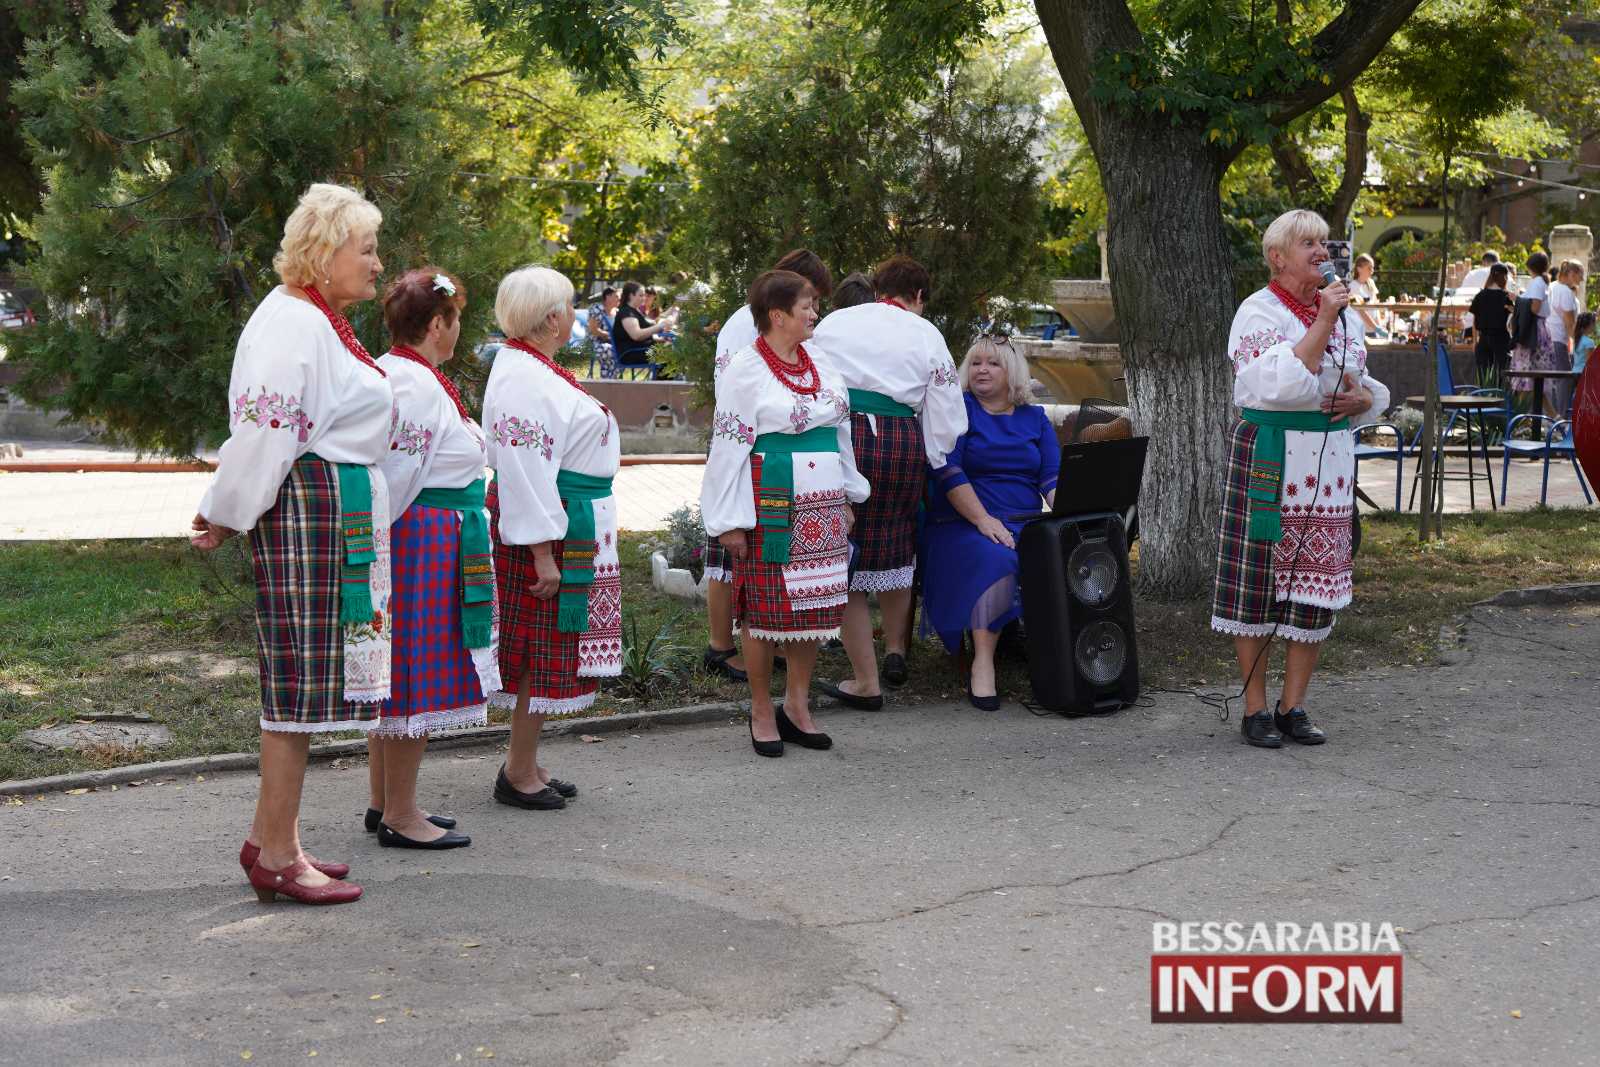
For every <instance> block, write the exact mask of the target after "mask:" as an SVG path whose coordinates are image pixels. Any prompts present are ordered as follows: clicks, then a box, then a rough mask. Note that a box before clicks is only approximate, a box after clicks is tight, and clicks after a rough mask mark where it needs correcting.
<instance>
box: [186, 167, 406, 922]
mask: <svg viewBox="0 0 1600 1067" xmlns="http://www.w3.org/2000/svg"><path fill="white" fill-rule="evenodd" d="M381 221H382V216H381V215H380V214H379V213H378V209H377V208H375V207H373V206H372V205H371V204H370V203H368V202H367V201H366V200H364V199H362V197H361V196H360V194H358V193H356V192H354V191H352V190H350V189H346V188H343V187H341V186H337V185H324V184H318V185H313V186H312V187H311V188H310V189H309V190H308V191H307V192H306V194H305V195H304V196H303V197H301V199H300V203H299V204H298V205H297V206H296V207H295V209H294V212H293V213H292V214H291V215H290V216H289V220H288V222H287V223H286V224H285V225H284V232H283V244H282V246H281V247H280V249H279V251H278V254H277V256H276V257H275V258H274V260H273V266H274V267H275V268H276V269H277V272H278V276H279V277H280V278H281V279H282V280H283V285H281V286H279V287H278V288H276V289H274V290H273V291H272V292H271V293H269V294H267V297H266V299H264V300H263V301H262V302H261V304H260V306H258V307H257V308H256V310H255V311H254V312H253V313H252V314H251V316H250V321H249V322H247V323H246V324H245V327H244V331H243V333H241V334H240V336H239V345H238V348H237V350H236V351H235V354H234V359H233V373H232V375H231V377H230V379H229V385H228V395H229V397H231V398H232V405H231V410H230V417H229V424H230V432H229V437H228V440H227V442H226V443H225V444H224V445H223V446H222V451H221V454H220V456H219V458H218V462H217V471H216V474H215V475H214V476H213V478H212V480H211V486H210V488H209V489H207V490H206V494H205V498H204V499H203V500H201V502H200V511H199V514H197V515H196V516H195V518H194V530H195V534H194V537H193V539H192V540H193V543H194V545H195V547H197V548H200V549H202V550H210V549H214V548H216V547H217V546H218V545H220V544H222V542H223V541H225V540H227V539H228V538H229V537H231V536H233V534H234V533H236V532H239V531H248V532H249V535H250V550H251V555H252V556H253V557H254V561H255V578H256V635H257V645H258V647H259V648H260V651H261V786H260V794H259V799H258V800H257V802H256V814H255V821H254V822H253V823H252V824H251V827H250V833H249V836H248V837H246V839H245V844H244V847H243V849H241V850H240V853H239V864H240V866H242V867H243V868H244V869H245V870H246V871H247V872H248V873H249V876H250V884H251V885H252V886H253V887H255V890H256V893H257V895H258V896H260V898H261V899H262V900H263V901H270V900H272V899H273V898H274V896H276V895H280V894H281V895H283V896H286V897H288V898H289V899H291V900H297V901H300V902H302V903H307V904H339V903H345V902H348V901H352V900H355V899H357V898H358V897H360V896H361V887H360V886H356V885H352V884H350V883H348V882H344V881H340V879H342V878H343V877H344V875H345V874H347V873H349V868H348V867H346V866H345V865H344V864H342V863H324V862H320V861H318V860H315V859H313V858H312V857H310V856H308V855H306V854H305V853H304V852H303V851H302V850H301V846H300V834H299V812H300V791H301V785H302V783H303V781H304V778H305V769H306V755H307V752H308V750H309V744H310V740H311V734H312V733H315V732H319V731H328V730H351V729H360V730H368V729H371V728H372V727H373V726H375V725H376V724H377V721H378V715H379V704H380V702H381V701H383V700H384V699H386V698H387V697H388V696H389V666H390V663H389V507H388V494H387V486H386V484H385V482H384V479H383V477H382V474H381V473H380V471H379V468H378V464H379V463H381V462H382V461H383V459H384V457H385V456H386V455H387V454H388V451H389V435H390V431H391V429H392V427H393V425H394V394H393V392H392V391H391V389H390V384H389V380H388V378H387V376H386V375H385V374H384V372H383V370H382V369H381V368H380V367H379V366H378V365H377V364H376V363H375V362H373V360H372V358H371V357H370V356H369V355H368V354H367V351H366V349H365V348H363V347H362V346H361V342H360V341H358V340H357V339H356V335H355V332H354V331H353V330H352V329H351V328H350V324H349V322H347V321H346V320H345V317H344V314H343V312H344V309H345V308H347V307H348V306H350V305H351V304H353V303H355V302H356V301H359V300H370V299H372V298H373V297H374V296H375V295H377V278H378V275H379V273H380V272H381V271H382V270H383V264H382V263H380V262H379V260H378V237H377V235H378V225H379V223H380V222H381Z"/></svg>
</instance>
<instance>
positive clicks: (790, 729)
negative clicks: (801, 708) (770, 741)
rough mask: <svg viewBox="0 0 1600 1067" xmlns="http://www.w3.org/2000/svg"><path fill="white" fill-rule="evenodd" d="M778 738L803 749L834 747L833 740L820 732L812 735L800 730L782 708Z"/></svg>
mask: <svg viewBox="0 0 1600 1067" xmlns="http://www.w3.org/2000/svg"><path fill="white" fill-rule="evenodd" d="M778 736H779V737H781V738H782V739H783V740H785V741H793V742H794V743H795V744H797V745H799V746H800V747H801V748H815V749H818V750H821V749H827V748H832V747H833V738H831V737H829V736H828V735H827V734H825V733H821V732H820V731H819V732H817V733H814V734H811V733H807V732H806V731H804V730H802V729H800V727H798V726H796V725H795V724H794V723H793V722H792V721H791V720H790V718H789V716H787V715H785V714H784V713H783V709H782V708H779V709H778Z"/></svg>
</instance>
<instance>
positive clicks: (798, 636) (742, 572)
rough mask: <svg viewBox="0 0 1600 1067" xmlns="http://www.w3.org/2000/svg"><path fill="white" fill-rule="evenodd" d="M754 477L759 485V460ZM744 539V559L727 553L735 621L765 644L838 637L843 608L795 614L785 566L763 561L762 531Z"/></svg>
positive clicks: (754, 460)
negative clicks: (790, 599)
mask: <svg viewBox="0 0 1600 1067" xmlns="http://www.w3.org/2000/svg"><path fill="white" fill-rule="evenodd" d="M751 475H752V477H751V481H752V483H753V484H754V485H760V484H761V457H760V456H754V457H752V458H751ZM841 507H842V505H841ZM758 510H759V509H758ZM745 536H746V537H747V539H748V542H749V545H748V548H747V550H746V552H745V556H744V558H743V559H739V558H737V557H736V556H734V555H733V553H731V552H730V553H728V562H729V564H731V567H732V570H733V617H734V619H735V620H736V621H737V622H738V623H740V624H741V625H743V626H745V627H747V628H748V629H749V630H750V634H751V636H753V637H758V638H761V639H762V640H765V641H826V640H828V639H829V638H830V637H837V636H839V624H840V623H842V622H843V621H844V605H843V604H842V603H841V604H836V605H834V606H833V607H831V608H812V609H809V610H806V611H796V610H795V609H794V607H793V606H792V605H791V604H790V603H789V589H788V587H787V586H786V585H785V584H784V581H783V565H782V564H781V563H763V562H762V561H761V542H762V534H761V527H760V526H757V527H756V528H755V529H754V530H746V531H745Z"/></svg>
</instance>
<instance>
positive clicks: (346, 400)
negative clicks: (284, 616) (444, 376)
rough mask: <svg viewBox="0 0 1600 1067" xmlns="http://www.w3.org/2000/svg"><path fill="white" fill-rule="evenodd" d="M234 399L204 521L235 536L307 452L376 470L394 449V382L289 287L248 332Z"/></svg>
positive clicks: (272, 297) (253, 319)
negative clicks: (356, 352) (361, 356)
mask: <svg viewBox="0 0 1600 1067" xmlns="http://www.w3.org/2000/svg"><path fill="white" fill-rule="evenodd" d="M228 400H229V411H228V427H229V433H228V440H227V441H226V442H225V443H224V444H223V446H222V450H221V453H220V455H219V457H218V460H217V470H216V473H215V474H214V475H213V476H212V478H211V485H210V486H209V487H208V488H207V489H206V494H205V496H204V498H202V499H201V501H200V514H202V515H204V516H205V517H206V518H207V519H208V520H209V521H211V522H214V523H216V524H218V525H220V526H226V527H228V528H229V529H233V530H240V531H243V530H249V529H252V528H253V527H254V526H255V524H256V522H257V521H258V520H259V519H260V518H261V516H262V515H264V514H266V512H267V510H268V509H269V508H271V507H272V506H273V504H275V503H276V502H277V498H278V490H279V489H280V488H281V487H282V485H283V480H284V478H286V477H288V474H289V468H290V467H292V466H294V462H295V460H297V459H299V458H300V457H301V456H303V455H305V454H306V453H307V452H315V453H316V454H317V455H319V456H321V457H322V458H323V459H325V460H328V461H330V462H332V463H360V464H364V465H367V466H372V465H375V464H378V463H381V462H383V459H384V457H385V456H386V455H387V454H388V452H389V436H390V433H391V431H392V429H393V427H394V424H395V408H394V393H393V391H392V390H391V388H390V385H389V380H388V379H387V378H385V377H384V376H383V375H381V374H379V373H378V372H377V371H375V370H373V369H372V368H371V367H369V366H367V365H366V364H365V363H362V362H361V361H360V360H358V359H356V357H355V356H354V355H352V354H351V353H350V350H349V349H347V348H345V346H344V342H342V341H340V340H339V335H338V334H336V333H334V331H333V326H332V324H331V323H329V322H328V319H327V317H326V316H325V315H323V313H322V312H321V311H319V310H318V309H317V308H316V306H315V305H313V304H311V303H309V302H307V301H305V300H300V299H298V298H296V297H292V296H290V295H289V294H288V292H287V291H285V290H284V289H283V287H282V286H279V287H278V288H276V289H274V290H273V291H272V292H270V293H268V294H267V297H266V299H265V300H263V301H261V303H260V304H259V305H258V306H257V307H256V309H255V311H254V312H253V313H251V315H250V320H249V321H248V322H246V323H245V326H244V331H243V332H242V333H240V335H239V344H238V346H237V347H236V348H235V350H234V355H233V373H232V374H231V375H230V376H229V379H228Z"/></svg>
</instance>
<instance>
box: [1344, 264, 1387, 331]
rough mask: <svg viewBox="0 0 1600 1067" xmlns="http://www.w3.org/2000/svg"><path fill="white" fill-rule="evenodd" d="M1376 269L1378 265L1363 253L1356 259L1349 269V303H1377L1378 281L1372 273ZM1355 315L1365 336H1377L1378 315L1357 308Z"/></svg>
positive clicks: (1378, 328) (1371, 311)
mask: <svg viewBox="0 0 1600 1067" xmlns="http://www.w3.org/2000/svg"><path fill="white" fill-rule="evenodd" d="M1377 269H1378V264H1377V263H1376V262H1375V261H1374V260H1373V258H1372V257H1371V256H1369V255H1367V254H1366V253H1365V252H1363V253H1361V254H1360V255H1359V256H1357V257H1356V259H1355V263H1353V264H1352V265H1351V267H1350V273H1351V278H1350V303H1352V304H1355V305H1360V304H1376V303H1377V302H1378V279H1377V277H1376V276H1375V275H1374V273H1373V272H1374V271H1376V270H1377ZM1356 314H1357V315H1360V316H1361V321H1362V323H1363V324H1365V326H1366V335H1367V336H1368V337H1375V336H1377V334H1378V332H1379V331H1380V330H1381V329H1382V327H1381V326H1380V325H1379V324H1378V319H1377V316H1378V315H1379V314H1380V313H1379V312H1378V311H1376V310H1368V309H1367V308H1364V307H1359V306H1358V307H1356Z"/></svg>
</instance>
